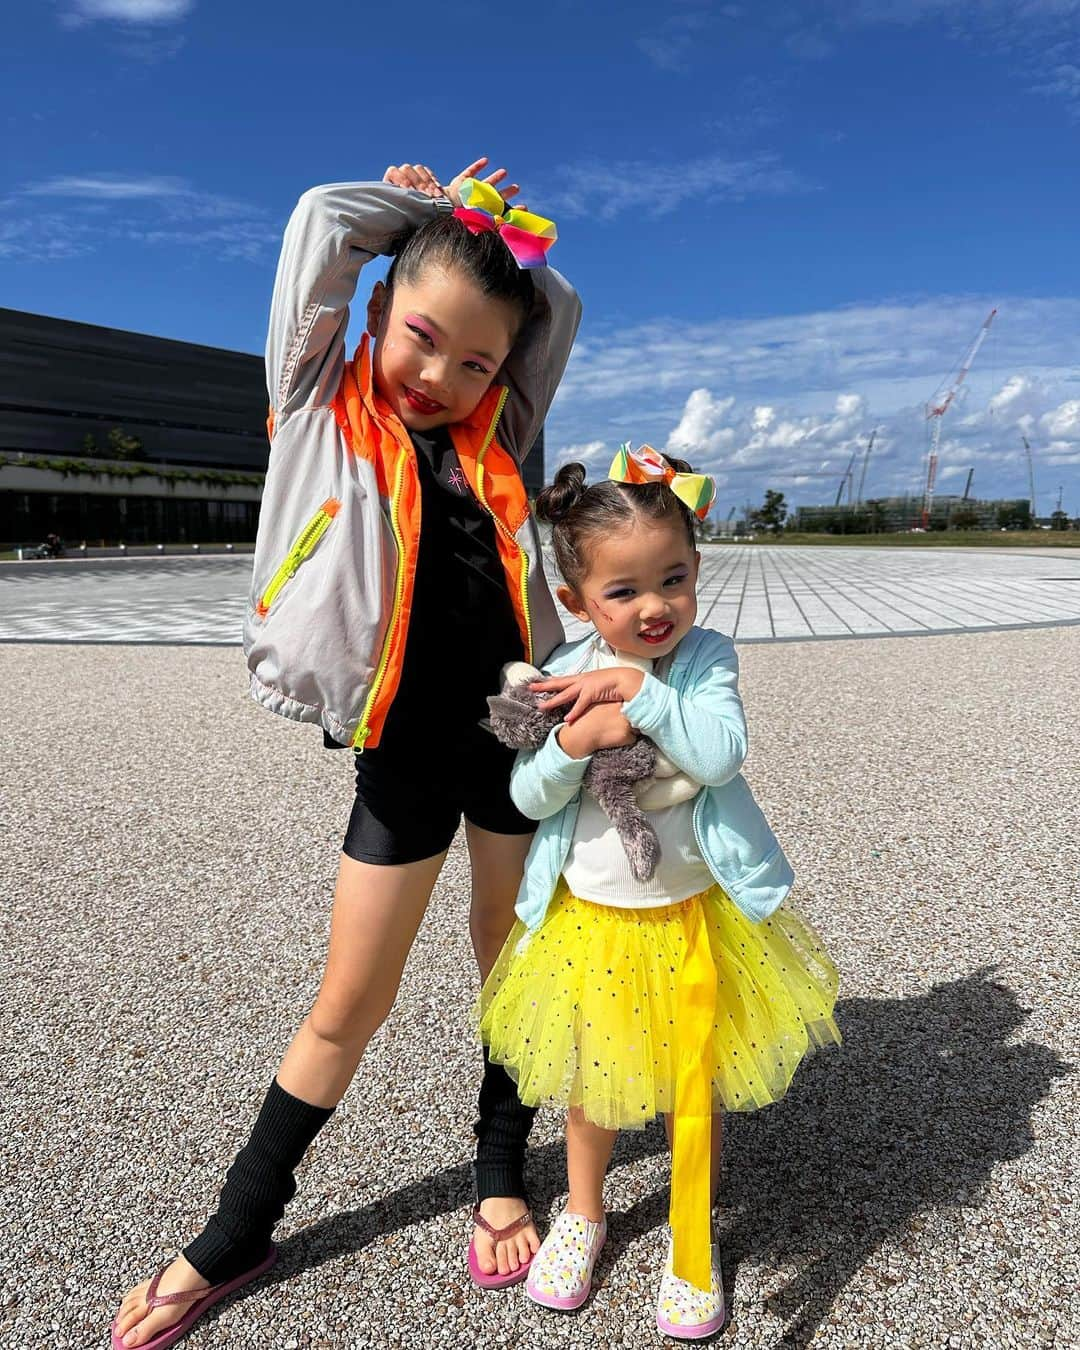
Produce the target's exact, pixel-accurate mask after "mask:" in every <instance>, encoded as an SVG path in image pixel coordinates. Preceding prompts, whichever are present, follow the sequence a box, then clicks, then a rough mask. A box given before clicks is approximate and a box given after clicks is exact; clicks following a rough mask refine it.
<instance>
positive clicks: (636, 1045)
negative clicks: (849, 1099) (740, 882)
mask: <svg viewBox="0 0 1080 1350" xmlns="http://www.w3.org/2000/svg"><path fill="white" fill-rule="evenodd" d="M710 957H711V965H712V967H713V971H708V970H707V967H708V966H709V964H710V960H709V958H710ZM695 966H696V967H697V968H698V975H697V976H695V974H694V967H695ZM702 966H704V967H705V968H706V974H707V982H706V983H705V984H702V982H701V978H700V969H701V967H702ZM713 972H714V973H713ZM695 981H696V985H695ZM691 985H695V987H696V988H697V993H696V995H695V997H696V998H697V1002H698V1007H697V1010H696V1012H695V1011H694V1010H693V1009H692V1008H688V1005H687V989H688V988H689V987H690V986H691ZM714 989H715V994H714V993H713V990H714ZM836 989H837V973H836V968H835V967H834V966H833V964H832V962H831V961H830V960H829V957H828V955H827V954H826V952H825V950H824V947H823V945H822V943H821V940H820V938H819V937H818V935H817V934H816V933H815V932H814V930H813V928H812V927H811V926H810V924H808V923H807V922H806V921H805V920H803V919H800V918H799V917H798V915H797V914H796V913H795V912H794V911H793V910H791V909H789V908H781V909H779V910H777V911H776V912H775V913H774V914H773V915H772V917H771V918H769V919H766V920H765V921H764V922H762V923H752V922H751V921H750V920H749V919H747V918H746V917H745V916H744V915H743V914H742V912H741V911H740V910H739V909H738V908H737V907H736V906H735V905H734V904H733V903H732V901H731V900H729V899H728V897H727V895H725V893H724V891H723V890H722V889H721V888H720V887H719V886H714V887H712V889H710V890H708V891H704V892H702V893H701V894H700V895H695V896H692V897H691V898H690V899H688V900H683V901H682V902H680V903H679V904H674V905H666V906H664V907H663V908H657V909H617V908H615V907H613V906H610V905H602V904H595V903H593V902H591V901H589V900H581V899H579V898H578V897H576V896H574V895H573V894H571V892H570V890H569V889H568V887H567V886H566V883H565V881H563V880H560V882H559V886H558V889H557V890H556V893H555V895H554V897H553V898H552V901H551V905H550V907H549V909H548V913H547V915H546V917H545V919H544V922H543V924H542V925H541V926H540V927H539V928H538V929H536V930H535V931H534V932H533V933H532V934H529V932H528V930H527V929H526V928H525V927H524V925H523V924H521V923H520V922H518V923H516V924H515V925H514V928H513V930H512V932H511V933H510V936H509V937H508V938H507V940H506V944H505V945H504V947H503V949H502V952H501V953H500V955H499V958H498V960H497V961H496V963H495V966H494V969H493V970H492V972H491V974H490V975H489V976H488V978H487V980H486V982H485V984H484V987H483V989H482V990H481V993H480V1000H479V1004H478V1010H477V1015H478V1020H479V1029H480V1035H481V1037H482V1039H483V1041H484V1043H485V1044H486V1045H487V1046H488V1047H489V1051H490V1055H491V1058H492V1059H493V1060H495V1061H496V1062H497V1063H500V1064H504V1065H505V1066H506V1069H507V1071H508V1072H509V1073H510V1075H511V1076H512V1077H513V1079H514V1080H515V1082H516V1083H517V1086H518V1092H519V1095H520V1097H521V1100H522V1101H523V1102H525V1103H527V1104H528V1105H531V1106H538V1105H541V1104H544V1103H548V1104H555V1105H560V1106H571V1107H580V1108H581V1109H582V1111H583V1113H584V1115H585V1117H586V1118H587V1119H588V1120H591V1121H592V1122H593V1123H594V1124H596V1125H600V1126H602V1127H604V1128H605V1129H613V1130H614V1129H627V1128H634V1127H636V1128H639V1129H640V1128H642V1127H643V1126H644V1125H645V1124H646V1123H647V1122H649V1121H651V1120H652V1119H653V1118H654V1117H655V1116H656V1115H657V1114H659V1113H661V1112H674V1111H675V1100H676V1091H675V1089H676V1083H677V1081H678V1078H679V1070H680V1066H681V1065H684V1064H685V1060H686V1056H687V1052H690V1053H691V1054H692V1057H693V1059H694V1060H695V1062H696V1064H697V1065H698V1067H699V1068H700V1069H704V1071H705V1073H706V1074H707V1075H708V1080H709V1081H710V1082H711V1095H712V1110H714V1111H717V1110H720V1109H725V1110H728V1111H746V1110H752V1109H754V1108H756V1107H760V1106H767V1105H768V1104H769V1103H771V1102H775V1101H778V1100H779V1099H780V1098H781V1097H783V1095H784V1093H785V1092H786V1091H787V1089H788V1086H789V1084H790V1083H791V1079H792V1077H793V1075H794V1073H795V1070H796V1068H797V1067H798V1065H799V1063H800V1061H801V1060H802V1058H803V1056H804V1055H805V1054H806V1053H807V1051H808V1050H810V1049H812V1048H813V1047H815V1046H819V1045H824V1044H827V1043H829V1042H837V1043H838V1042H839V1040H840V1033H839V1031H838V1030H837V1027H836V1023H835V1022H834V1021H833V1015H832V1014H833V1006H834V1004H835V1002H836ZM703 991H704V993H703ZM703 998H704V999H705V1000H707V1001H706V1002H705V1003H704V1004H703V1003H702V999H703ZM710 1004H711V1005H712V1013H711V1019H709V1005H710ZM703 1008H704V1012H703V1011H702V1009H703ZM703 1016H704V1018H705V1019H707V1020H705V1021H704V1023H703V1021H702V1017H703ZM692 1023H693V1024H696V1030H695V1033H694V1040H695V1044H694V1045H693V1046H690V1045H688V1044H686V1043H685V1042H686V1036H685V1034H684V1035H683V1044H682V1045H680V1039H679V1029H680V1028H682V1029H683V1030H684V1032H685V1030H686V1029H687V1028H689V1027H690V1026H691V1024H692ZM702 1027H703V1028H704V1031H703V1032H702V1030H701V1029H702ZM710 1027H711V1030H710ZM702 1060H704V1063H702Z"/></svg>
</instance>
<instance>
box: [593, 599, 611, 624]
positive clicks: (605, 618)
mask: <svg viewBox="0 0 1080 1350" xmlns="http://www.w3.org/2000/svg"><path fill="white" fill-rule="evenodd" d="M588 603H589V604H590V605H592V607H593V609H595V610H596V612H597V614H599V615H600V617H601V618H602V619H603V621H604V622H605V623H611V622H613V620H612V617H611V615H610V614H607V613H605V611H604V610H602V609H601V608H600V603H599V601H597V600H590V601H589V602H588Z"/></svg>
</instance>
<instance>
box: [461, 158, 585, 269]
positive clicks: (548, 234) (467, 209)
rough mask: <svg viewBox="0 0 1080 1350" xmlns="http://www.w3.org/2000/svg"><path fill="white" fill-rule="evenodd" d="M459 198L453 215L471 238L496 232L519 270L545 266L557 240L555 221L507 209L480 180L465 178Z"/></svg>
mask: <svg viewBox="0 0 1080 1350" xmlns="http://www.w3.org/2000/svg"><path fill="white" fill-rule="evenodd" d="M460 196H461V205H460V206H457V207H455V208H454V215H455V216H456V217H457V218H458V220H460V221H463V222H464V223H465V228H466V229H467V230H468V231H469V232H470V233H471V234H480V233H481V232H482V231H484V230H495V231H497V233H498V235H499V238H500V239H501V240H502V241H503V243H504V244H505V245H506V247H507V248H508V249H509V250H510V252H511V253H512V254H513V255H514V258H515V259H516V261H517V265H518V266H519V267H544V266H545V265H546V263H547V251H548V249H549V248H550V247H551V246H552V244H553V243H554V242H555V240H556V239H557V238H558V237H559V236H558V233H557V231H556V229H555V222H554V221H551V220H545V219H544V217H543V216H534V215H533V213H532V212H531V211H515V210H514V208H513V207H510V208H509V209H507V207H506V203H505V202H504V201H503V199H502V198H501V197H500V196H499V194H498V193H497V192H496V191H495V189H494V188H493V187H492V186H491V184H490V183H485V182H483V181H482V180H481V179H479V178H466V179H465V180H464V182H463V183H462V184H461V190H460Z"/></svg>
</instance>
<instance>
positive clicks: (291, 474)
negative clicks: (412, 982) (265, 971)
mask: <svg viewBox="0 0 1080 1350" xmlns="http://www.w3.org/2000/svg"><path fill="white" fill-rule="evenodd" d="M485 164H486V160H477V161H476V162H475V163H474V164H471V165H470V166H469V167H468V168H467V169H466V170H464V172H463V173H461V174H458V176H457V177H456V178H455V179H454V180H453V181H452V182H451V183H450V184H449V186H448V187H447V188H446V189H445V190H444V189H443V188H442V186H441V185H440V184H439V182H438V181H437V180H436V179H435V177H434V175H433V174H432V173H431V172H430V170H428V169H426V168H425V167H424V166H422V165H412V164H403V165H400V166H398V167H396V168H392V169H389V170H388V171H387V174H386V181H385V182H383V183H341V184H335V185H332V186H329V187H322V188H313V189H311V190H310V191H309V192H306V193H305V194H304V196H303V197H302V198H301V199H300V202H299V204H298V206H297V208H296V210H295V211H294V213H293V216H292V218H291V220H290V221H289V225H288V228H287V230H286V232H285V239H284V243H283V246H282V252H281V261H280V263H279V266H278V273H277V280H276V283H275V286H274V297H273V302H272V305H271V310H270V333H269V338H268V341H267V378H268V384H269V392H270V403H271V436H272V439H271V450H270V466H269V471H268V473H267V478H266V487H265V490H264V494H263V500H262V509H261V514H260V520H259V534H258V539H257V541H256V547H255V564H254V575H253V581H252V594H251V605H250V609H249V612H248V615H247V619H246V622H245V626H244V645H245V650H246V652H247V658H248V665H249V667H250V670H251V687H252V693H253V694H254V696H255V697H256V698H257V699H258V700H259V701H260V702H261V703H262V704H264V705H265V706H266V707H268V708H270V709H271V710H273V711H275V712H280V713H283V714H285V715H286V716H288V717H292V718H295V719H296V720H298V721H302V722H313V723H315V724H317V725H319V726H321V727H322V728H323V731H324V734H325V735H326V736H327V737H328V738H329V740H330V743H331V744H342V745H348V746H351V747H352V748H353V749H354V750H355V751H356V777H357V789H356V798H355V802H354V804H353V809H352V814H351V817H350V820H349V824H348V829H347V831H346V836H345V841H344V845H343V849H342V856H341V861H340V866H339V870H338V879H337V888H336V892H335V897H334V909H333V916H332V920H331V926H330V950H329V953H328V955H327V961H326V971H325V974H324V977H323V982H322V987H321V988H320V990H319V994H318V997H317V999H316V1000H315V1004H314V1007H313V1008H312V1009H311V1011H310V1013H309V1014H308V1016H307V1017H306V1018H305V1019H304V1021H303V1023H302V1025H301V1026H300V1028H299V1030H298V1032H297V1033H296V1036H295V1038H294V1039H293V1042H292V1044H291V1045H290V1046H289V1048H288V1050H287V1052H286V1054H285V1057H284V1059H283V1060H282V1062H281V1065H280V1067H279V1069H278V1072H277V1075H276V1077H275V1079H274V1081H273V1082H272V1083H271V1085H270V1089H269V1092H268V1093H267V1096H266V1099H265V1101H264V1103H263V1106H262V1109H261V1111H260V1113H259V1115H258V1118H257V1120H256V1121H255V1125H254V1128H253V1130H252V1132H251V1135H250V1138H249V1139H248V1141H247V1143H246V1144H245V1146H244V1147H243V1149H241V1151H240V1153H239V1155H238V1156H237V1158H236V1160H235V1162H234V1163H233V1165H232V1166H231V1168H230V1169H229V1172H228V1175H227V1177H226V1181H225V1186H224V1188H223V1190H222V1192H221V1197H220V1201H219V1204H218V1209H217V1212H216V1213H215V1214H214V1215H213V1216H212V1217H211V1218H210V1220H209V1222H208V1223H207V1225H206V1227H205V1228H204V1229H203V1231H202V1232H201V1233H199V1234H198V1235H197V1236H196V1237H195V1238H194V1240H193V1241H192V1242H191V1243H190V1244H189V1245H188V1246H187V1247H186V1248H185V1249H184V1252H183V1255H182V1256H180V1257H178V1258H177V1259H176V1260H174V1261H173V1262H172V1263H171V1264H170V1265H169V1266H167V1267H166V1268H165V1269H164V1270H162V1271H161V1272H159V1274H158V1275H157V1276H155V1277H154V1279H153V1280H151V1281H148V1282H146V1283H143V1284H139V1285H138V1286H136V1287H135V1288H134V1289H133V1290H131V1292H130V1293H129V1294H128V1295H127V1296H126V1298H125V1299H124V1301H123V1304H122V1306H121V1308H120V1311H119V1313H118V1315H117V1318H116V1320H115V1322H114V1324H113V1332H112V1341H113V1346H114V1350H116V1347H119V1346H124V1347H129V1346H148V1347H151V1348H152V1350H164V1347H165V1346H167V1345H171V1344H173V1343H174V1342H175V1341H176V1340H178V1339H179V1338H180V1336H182V1335H183V1334H184V1332H185V1331H186V1330H187V1328H188V1327H189V1326H190V1325H191V1324H192V1323H193V1322H194V1321H195V1320H196V1319H197V1318H198V1317H199V1316H201V1315H202V1313H204V1312H205V1311H206V1310H207V1309H208V1308H209V1307H211V1306H212V1304H213V1303H215V1302H216V1301H217V1300H218V1299H220V1298H222V1297H224V1296H225V1295H226V1294H227V1293H229V1292H230V1291H231V1290H233V1289H237V1288H239V1287H240V1286H241V1285H242V1284H245V1283H246V1282H248V1281H250V1280H252V1279H254V1278H256V1277H257V1276H258V1275H259V1274H261V1273H262V1272H263V1271H265V1270H267V1269H268V1268H269V1266H270V1265H271V1264H272V1263H273V1260H274V1248H273V1246H272V1244H271V1242H270V1236H271V1233H272V1230H273V1228H274V1225H275V1224H276V1223H277V1221H278V1220H279V1219H280V1218H281V1216H282V1213H283V1210H284V1207H285V1204H286V1203H287V1201H288V1200H289V1199H291V1197H292V1195H293V1193H294V1191H295V1189H296V1183H295V1181H294V1179H293V1172H294V1170H295V1169H296V1167H297V1165H298V1164H299V1162H300V1160H301V1158H302V1157H303V1156H304V1153H305V1152H306V1150H307V1148H308V1147H309V1145H310V1144H311V1142H312V1140H313V1139H314V1137H315V1135H316V1134H317V1133H318V1131H319V1130H320V1129H321V1128H322V1126H323V1124H324V1123H325V1122H326V1120H327V1119H328V1118H329V1117H330V1116H331V1115H332V1114H333V1111H334V1108H335V1106H336V1105H337V1103H338V1101H339V1100H340V1099H341V1096H342V1094H343V1093H344V1092H345V1089H346V1088H347V1087H348V1085H349V1082H350V1080H351V1079H352V1076H353V1074H354V1072H355V1071H356V1068H357V1065H358V1063H359V1061H360V1058H361V1056H362V1055H363V1053H364V1049H365V1047H366V1046H367V1043H368V1041H369V1040H370V1039H371V1037H372V1035H373V1034H374V1033H375V1031H376V1030H377V1029H378V1027H379V1025H380V1024H381V1023H382V1021H383V1019H384V1018H385V1017H386V1015H387V1014H388V1012H389V1011H390V1008H391V1006H392V1005H393V1002H394V998H395V995H396V993H397V988H398V983H399V980H400V977H401V971H402V968H403V966H404V964H405V959H406V957H407V956H408V953H409V948H410V947H411V945H412V942H413V939H414V937H415V936H416V932H417V929H418V927H419V924H420V921H421V919H422V918H423V915H424V910H425V908H426V907H427V903H428V898H429V896H430V895H431V891H432V887H433V886H434V884H435V880H436V878H437V877H438V875H439V870H440V868H441V867H442V864H443V860H444V859H445V857H446V853H447V849H448V848H449V846H450V841H451V839H452V838H453V836H454V832H455V830H456V829H457V827H458V824H459V822H460V821H461V818H462V816H463V815H464V817H465V822H466V825H465V830H466V840H467V843H468V848H469V855H470V863H471V871H472V908H471V913H470V927H471V932H472V939H473V947H474V950H475V953H476V958H477V962H478V964H479V966H480V971H481V976H483V975H486V974H487V972H488V970H489V969H490V968H491V964H492V962H493V960H494V958H495V956H496V954H497V953H498V950H499V947H500V946H501V944H502V941H503V939H504V938H505V936H506V932H507V930H508V928H509V927H510V924H511V922H512V919H513V898H514V894H515V892H516V890H517V886H518V883H519V881H520V879H521V867H522V863H523V861H524V857H525V853H526V850H527V848H528V843H529V837H530V835H531V833H532V831H533V829H534V826H533V823H532V822H531V821H529V820H526V819H525V818H524V817H523V816H522V815H521V814H520V813H519V812H518V811H517V810H516V809H515V807H514V805H513V803H512V802H511V801H510V797H509V776H510V766H511V762H512V758H513V757H512V755H511V754H510V753H509V752H507V751H504V750H503V749H502V747H500V746H498V745H497V744H496V743H495V741H494V740H493V738H492V737H491V736H490V735H488V733H487V732H486V731H484V730H483V729H482V728H481V726H480V725H479V723H480V721H481V719H482V718H483V717H484V715H485V713H486V704H485V696H486V694H487V693H489V692H490V690H491V688H492V686H493V684H494V682H495V680H496V679H497V677H498V672H499V669H500V667H501V666H502V665H503V664H504V662H506V661H507V660H512V659H514V658H515V657H519V658H520V657H521V656H522V655H525V656H526V659H529V660H543V658H544V657H545V656H546V655H547V653H548V652H549V651H550V650H551V649H552V647H554V646H555V645H556V643H558V642H560V641H561V640H562V628H561V625H560V624H559V621H558V618H557V616H556V612H555V606H554V603H553V601H552V599H551V596H550V595H549V593H548V590H547V586H546V583H545V581H544V573H543V566H542V558H541V551H540V544H539V539H538V537H537V533H536V528H535V525H534V523H533V521H532V517H531V515H530V513H529V506H528V501H527V498H526V494H525V488H524V485H523V483H522V480H521V474H520V465H521V462H522V460H523V459H524V457H525V455H526V454H527V452H528V451H529V449H530V447H531V446H532V444H533V442H534V441H535V439H536V437H537V434H538V433H539V431H540V428H541V426H542V424H543V420H544V415H545V413H546V412H547V409H548V407H549V406H550V403H551V400H552V398H553V397H554V394H555V389H556V387H557V385H558V382H559V379H560V378H561V376H562V371H563V368H564V367H565V365H566V360H567V357H568V355H569V353H570V347H571V344H572V342H573V338H574V332H575V330H576V327H577V321H578V317H579V312H580V307H579V305H578V301H577V297H576V295H575V294H574V292H573V290H572V289H571V288H570V287H569V285H568V284H567V283H566V282H565V281H564V280H563V278H562V277H560V276H559V274H558V273H557V272H555V271H554V270H553V269H551V268H548V267H546V266H543V263H544V257H545V252H546V250H547V247H548V246H549V245H550V243H551V242H552V239H553V237H554V227H553V226H552V224H551V222H550V221H546V220H544V219H542V218H541V217H538V216H534V215H531V214H530V213H528V212H526V211H522V210H512V209H511V210H507V208H506V200H507V199H509V198H512V197H513V196H515V194H516V193H517V190H518V189H517V187H516V186H514V185H509V184H508V185H506V186H505V187H504V188H503V189H502V191H501V194H500V191H499V190H497V185H499V184H501V183H502V181H503V179H505V177H506V172H505V170H502V169H500V170H497V171H496V172H494V173H492V174H490V175H488V177H487V178H486V179H484V180H477V179H475V178H474V177H473V175H474V174H476V173H478V172H480V171H481V170H482V169H483V167H484V165H485ZM380 254H382V255H390V254H392V255H394V262H393V264H392V266H391V268H390V272H389V274H388V276H387V281H386V284H385V285H384V284H383V283H382V282H378V283H376V285H375V288H374V290H373V291H372V293H371V298H370V299H369V300H368V303H367V334H366V335H365V337H364V339H363V341H362V342H361V344H360V347H359V350H358V351H357V352H356V355H355V356H354V357H349V356H347V354H346V351H345V332H346V328H347V325H348V320H349V302H350V300H351V299H352V295H353V291H354V289H355V287H356V284H357V279H358V277H359V274H360V269H361V268H362V267H363V266H364V265H365V264H366V263H368V262H370V261H371V260H372V259H373V258H374V257H376V256H377V255H380ZM530 652H532V653H535V656H532V657H530V656H528V653H530ZM436 673H437V685H438V694H439V697H438V698H435V697H433V694H432V686H433V682H435V681H436ZM451 680H452V681H453V683H452V684H451V683H450V681H451ZM267 791H268V792H269V793H272V792H273V784H272V783H269V784H267ZM530 1122H531V1113H528V1112H524V1111H523V1110H522V1108H521V1107H520V1105H519V1103H518V1101H517V1098H516V1094H515V1092H514V1089H513V1084H512V1083H511V1082H510V1080H509V1079H508V1078H507V1077H506V1074H505V1071H504V1070H502V1069H499V1068H497V1067H492V1068H490V1069H489V1070H488V1072H487V1073H486V1074H485V1078H484V1083H483V1087H482V1088H481V1094H480V1119H479V1122H478V1124H477V1135H478V1145H477V1171H476V1181H477V1200H478V1206H477V1210H476V1216H475V1217H476V1224H477V1227H476V1231H475V1234H474V1238H473V1241H472V1243H471V1244H470V1267H471V1269H472V1272H473V1278H474V1279H475V1280H476V1281H477V1282H478V1283H481V1284H485V1285H488V1286H500V1285H505V1284H508V1283H511V1282H513V1281H514V1280H515V1279H520V1278H522V1277H523V1275H524V1273H525V1270H526V1268H527V1266H528V1262H529V1260H530V1259H531V1257H532V1254H533V1251H534V1250H535V1248H536V1247H537V1246H538V1245H539V1237H538V1235H537V1234H536V1231H535V1228H534V1227H533V1224H532V1219H531V1216H530V1215H529V1212H528V1208H527V1206H526V1203H525V1200H524V1194H525V1192H524V1184H523V1178H522V1161H523V1154H524V1146H525V1138H526V1136H527V1134H528V1127H529V1124H530Z"/></svg>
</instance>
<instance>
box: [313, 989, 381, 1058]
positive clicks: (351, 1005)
mask: <svg viewBox="0 0 1080 1350" xmlns="http://www.w3.org/2000/svg"><path fill="white" fill-rule="evenodd" d="M393 1005H394V1000H393V996H392V995H391V996H389V997H387V996H385V995H383V996H380V995H378V994H375V993H373V992H372V991H370V990H348V989H346V990H327V989H322V990H320V991H319V996H318V998H316V1000H315V1004H314V1006H313V1008H312V1009H311V1012H310V1013H309V1014H308V1026H309V1027H310V1028H311V1030H312V1031H313V1032H314V1034H315V1035H316V1036H318V1038H319V1039H320V1040H321V1041H327V1042H329V1043H330V1044H331V1045H335V1046H338V1047H341V1048H350V1049H356V1050H361V1051H362V1050H363V1049H364V1047H365V1046H366V1045H367V1043H368V1041H369V1040H371V1038H372V1036H374V1035H375V1033H376V1031H378V1029H379V1028H380V1027H381V1026H382V1024H383V1023H384V1022H385V1021H386V1019H387V1017H388V1016H389V1015H390V1009H391V1008H392V1007H393Z"/></svg>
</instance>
